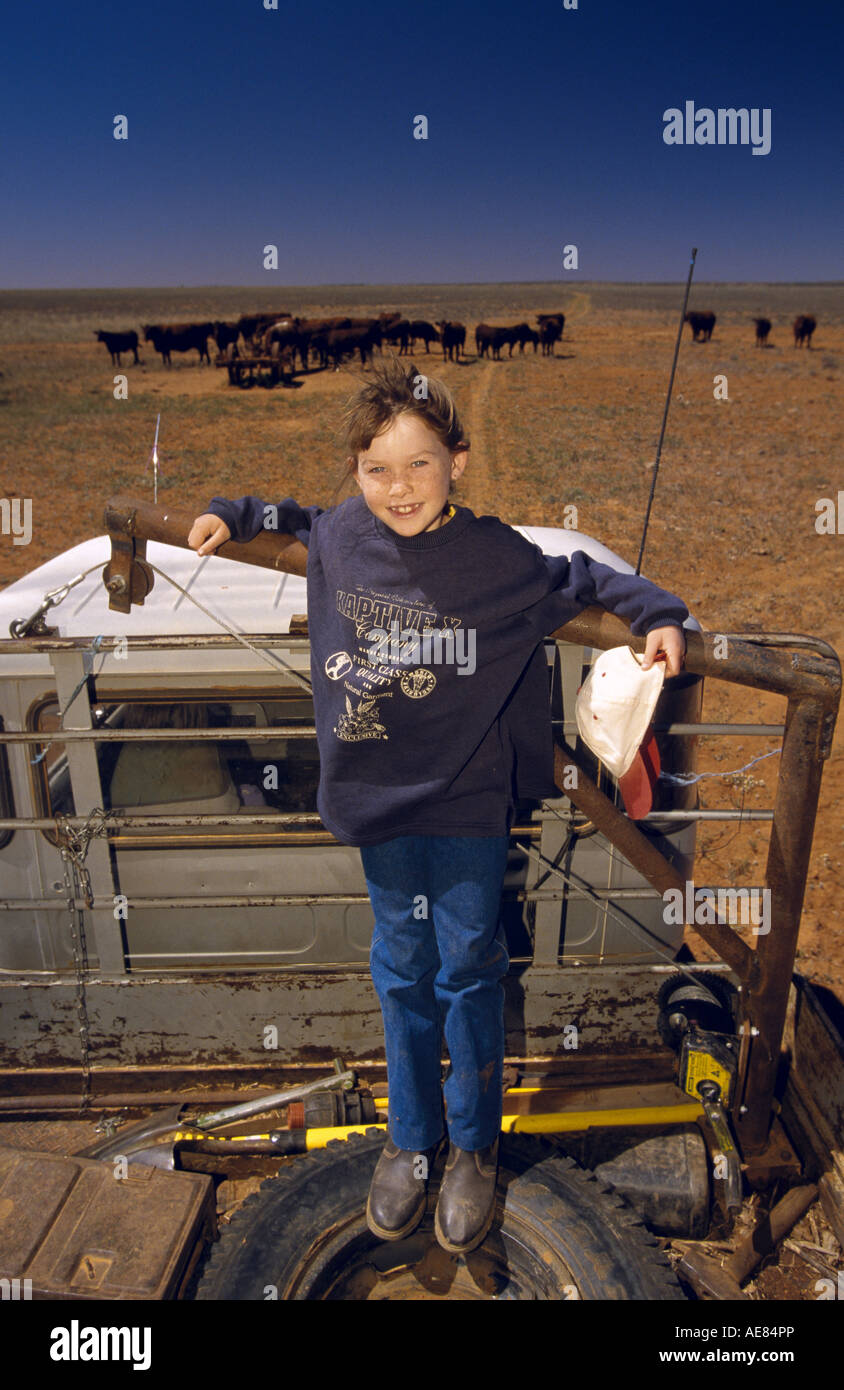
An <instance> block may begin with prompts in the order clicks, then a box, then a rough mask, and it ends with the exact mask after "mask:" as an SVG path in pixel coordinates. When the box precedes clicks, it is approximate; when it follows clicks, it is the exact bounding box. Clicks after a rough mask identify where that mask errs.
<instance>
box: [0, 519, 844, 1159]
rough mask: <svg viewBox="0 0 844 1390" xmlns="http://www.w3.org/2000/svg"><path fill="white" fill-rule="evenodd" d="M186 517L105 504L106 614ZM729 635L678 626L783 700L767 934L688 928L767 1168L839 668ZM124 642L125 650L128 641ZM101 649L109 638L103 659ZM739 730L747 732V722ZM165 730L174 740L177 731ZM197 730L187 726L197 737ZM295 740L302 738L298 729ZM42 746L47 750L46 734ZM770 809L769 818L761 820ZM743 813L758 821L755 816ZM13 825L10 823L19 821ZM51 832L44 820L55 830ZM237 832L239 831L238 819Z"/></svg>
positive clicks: (737, 1115) (643, 854)
mask: <svg viewBox="0 0 844 1390" xmlns="http://www.w3.org/2000/svg"><path fill="white" fill-rule="evenodd" d="M193 519H194V514H193V513H192V512H191V511H186V510H181V509H180V510H176V509H171V508H168V509H164V508H161V507H155V506H153V505H151V504H149V503H147V502H143V501H136V500H135V499H132V498H126V497H119V498H116V499H114V500H113V501H111V502H110V503H109V504H108V506H107V508H106V526H107V528H108V531H109V534H110V537H111V541H112V558H111V560H110V561H109V563H108V564H107V565H106V567H105V569H104V571H103V582H104V584H105V586H106V588H107V589H108V592H109V607H110V608H112V609H113V610H116V611H119V612H121V613H129V612H130V611H131V606H132V603H133V602H136V603H143V601H144V598H145V597H146V594H147V593H148V592H149V591H150V589H151V588H152V583H153V582H154V575H153V573H152V571H151V570H150V569H149V567H148V565H147V564H146V563H145V559H144V556H145V547H146V541H147V540H156V541H159V542H162V543H165V544H168V545H174V546H178V547H181V548H182V549H187V540H186V538H187V535H188V532H189V530H190V528H191V525H192V522H193ZM216 553H217V554H218V555H221V556H223V557H224V558H230V559H236V560H238V561H240V562H241V563H245V564H253V565H257V566H259V567H261V568H267V569H275V570H281V571H285V572H287V573H293V574H299V575H303V574H305V571H306V564H307V550H306V548H305V547H304V546H303V545H302V544H301V542H299V541H297V540H296V539H295V538H294V537H291V536H287V535H273V534H272V533H269V532H265V533H264V534H262V535H261V536H259V537H257V538H256V539H255V540H253V541H251V542H249V543H246V544H236V543H235V542H232V541H229V542H227V543H226V544H224V545H222V546H220V547H218V549H217V551H216ZM296 635H297V637H299V640H304V637H303V635H302V629H301V627H299V626H298V625H297V627H296ZM727 636H728V639H729V640H728V651H729V654H728V655H727V656H726V657H724V656H722V655H721V652H722V649H723V634H711V633H700V632H694V631H690V630H687V631H686V641H687V651H686V658H685V669H686V671H688V672H690V673H692V674H694V675H698V676H701V677H707V676H709V677H712V678H714V679H717V680H724V681H727V682H728V683H731V684H735V685H742V686H748V687H752V688H754V689H757V690H764V691H767V692H770V693H772V694H776V695H782V696H784V697H785V698H786V700H787V702H788V703H787V712H786V720H785V724H784V726H767V729H768V730H771V731H778V729H779V727H783V728H784V734H783V743H782V749H781V757H780V764H779V772H778V778H777V788H776V795H775V803H774V808H773V813H772V822H771V836H770V841H769V847H768V857H767V863H766V868H765V886H766V887H767V888H768V889H770V893H771V908H772V911H771V918H772V929H771V931H770V932H769V933H768V934H767V935H761V936H758V937H757V940H756V946H755V949H751V948H750V947H749V946H748V945H747V943H746V942H745V941H743V940H742V939H741V937H740V936H739V935H738V933H737V932H735V931H734V930H733V928H732V927H731V926H730V925H729V924H728V923H726V922H723V921H716V922H715V923H712V924H701V923H699V922H689V923H687V925H688V926H690V927H691V928H692V929H693V930H694V931H696V932H697V933H698V934H699V935H700V936H701V937H702V938H703V939H704V940H705V941H707V942H708V944H709V945H710V946H711V947H712V948H713V949H714V950H715V951H716V952H717V954H718V956H719V957H720V959H721V960H722V961H723V962H725V964H726V965H727V966H728V967H729V968H730V969H731V970H732V971H733V972H734V973H735V975H736V976H737V978H738V980H739V1000H740V1016H739V1027H740V1032H741V1034H742V1049H741V1060H740V1067H739V1077H738V1085H737V1086H736V1088H735V1098H734V1102H733V1112H732V1118H733V1121H734V1124H735V1127H736V1132H737V1135H738V1138H739V1143H740V1145H741V1148H742V1150H743V1152H744V1153H745V1155H747V1156H755V1157H756V1158H757V1161H761V1162H763V1163H764V1161H765V1152H766V1148H767V1146H768V1142H769V1130H770V1126H771V1120H772V1116H773V1109H774V1106H773V1101H774V1088H775V1084H776V1079H777V1069H778V1065H779V1060H780V1049H781V1045H782V1038H783V1031H784V1027H785V1020H786V1009H787V1003H788V992H789V987H790V984H791V978H792V973H793V969H794V960H795V952H796V949H797V936H798V930H799V925H800V916H801V911H802V905H803V898H804V893H805V887H806V876H807V872H808V864H809V856H810V852H811V846H812V836H813V831H814V824H815V819H816V816H817V807H818V799H819V793H820V782H821V774H822V769H823V763H824V761H825V760H826V759H827V758H828V757H829V755H830V750H831V744H832V736H833V732H834V728H835V721H836V718H837V712H838V706H839V701H840V696H841V667H840V662H839V659H838V656H837V654H836V653H835V651H834V650H833V648H832V647H830V646H829V644H827V643H826V642H823V641H822V640H820V639H815V638H811V637H806V636H804V635H802V634H789V633H741V634H737V635H736V634H727ZM549 637H551V638H553V639H554V640H558V641H564V642H572V643H578V644H581V645H583V646H588V647H593V648H603V649H606V648H608V647H613V646H617V645H620V644H624V643H627V644H629V645H630V646H632V647H633V648H634V649H635V650H640V651H641V650H643V649H644V638H635V637H632V636H631V633H630V631H629V628H628V627H627V624H626V623H624V622H623V621H622V620H621V619H619V618H617V617H615V616H614V615H613V614H610V613H607V612H606V611H605V610H603V609H600V608H587V609H585V610H584V611H583V612H582V613H581V614H580V615H579V616H578V617H576V618H574V619H572V621H570V622H569V623H567V624H566V625H565V626H564V627H562V628H560V629H558V630H557V631H556V632H554V633H553V634H549ZM129 640H130V643H132V639H129ZM252 640H253V642H255V643H257V644H259V645H265V644H267V643H268V642H269V641H271V640H272V639H269V638H266V637H264V638H261V637H256V638H253V639H252ZM276 640H277V639H276ZM293 640H296V639H295V638H294V639H293ZM137 642H138V645H139V646H140V645H143V646H162V647H164V646H166V647H178V646H199V645H202V646H205V645H208V646H214V645H229V644H231V643H232V642H233V639H232V638H223V637H220V638H216V637H209V638H202V637H190V636H185V637H164V638H151V639H150V638H146V639H140V638H139V639H137ZM716 643H717V645H718V650H717V651H716ZM132 644H133V645H134V643H132ZM81 645H82V644H81V642H79V641H78V640H76V639H70V638H64V639H61V638H51V637H43V636H42V637H37V636H33V637H25V638H22V639H17V640H11V641H9V640H5V641H2V640H0V653H3V652H4V651H20V650H21V649H22V647H23V648H25V649H28V650H33V651H45V652H47V651H53V650H56V651H62V650H64V651H66V650H68V649H75V648H78V647H81ZM107 649H108V642H107V641H106V643H105V644H104V646H103V650H107ZM711 727H714V726H707V725H705V724H700V725H685V724H684V725H682V726H678V727H676V728H675V727H670V728H669V729H668V730H667V731H666V732H668V733H669V734H674V733H681V732H682V733H694V732H700V733H702V732H706V731H707V730H708V729H710V728H711ZM728 727H730V726H719V729H720V730H723V731H724V732H727V729H728ZM735 727H737V728H741V729H747V731H748V732H751V729H750V726H735ZM765 728H766V726H754V728H753V729H752V732H760V733H761V732H763V731H765ZM162 732H163V731H161V730H158V731H143V733H140V734H139V733H136V732H135V731H132V733H134V734H135V737H138V736H140V737H141V738H143V737H150V738H154V737H158V738H160V737H161V736H162ZM173 732H174V734H175V733H177V732H178V733H180V734H182V735H183V731H173ZM197 732H198V731H192V736H193V737H194V738H195V737H196V735H197ZM218 732H220V733H222V732H223V731H218ZM298 732H302V734H303V736H304V731H303V730H301V726H300V727H299V728H298V729H297V733H298ZM101 733H102V731H99V734H101ZM264 733H266V735H267V737H273V736H274V735H275V734H276V730H266V731H265V730H261V731H258V730H256V731H255V735H256V736H259V737H260V736H261V735H263V734H264ZM53 736H54V737H55V734H54V735H53ZM75 736H76V737H83V738H84V737H94V738H96V737H98V731H88V730H85V731H84V732H81V733H79V734H76V735H75ZM33 737H34V736H33V735H29V734H11V735H10V734H5V735H4V734H3V733H0V741H3V740H4V739H5V740H7V741H18V740H22V741H31V740H32V738H33ZM40 737H41V741H43V737H44V736H43V735H41V736H40ZM572 764H574V765H575V766H577V768H578V777H577V786H576V787H574V786H569V785H568V783H569V781H570V779H568V778H567V779H566V780H565V783H564V782H563V777H564V768H565V767H566V766H567V765H568V766H571V765H572ZM555 767H556V770H557V774H558V778H557V780H558V783H559V784H560V785H566V794H567V796H568V797H569V799H570V800H571V802H572V804H573V805H574V806H575V807H576V808H577V809H578V810H579V811H580V812H582V813H583V814H584V815H585V816H586V817H587V818H588V819H589V820H590V821H592V822H593V824H594V825H595V826H596V827H597V828H598V829H599V830H600V831H601V832H602V833H603V834H604V835H605V836H606V838H607V839H608V840H609V841H610V843H611V844H612V845H614V846H615V847H616V848H617V849H618V850H619V851H620V852H621V854H623V856H624V857H625V859H627V860H628V862H629V863H630V864H631V865H632V867H633V868H635V869H636V870H638V872H639V873H640V874H641V875H642V876H643V878H644V879H645V880H646V881H647V882H648V883H649V884H650V885H651V887H652V888H653V889H654V890H656V892H658V893H659V894H660V895H662V894H664V893H665V892H666V890H668V889H679V890H680V891H681V892H683V890H684V888H685V882H684V880H682V879H681V878H680V876H679V874H678V873H677V872H676V870H675V869H674V868H673V867H672V866H671V864H670V863H669V862H668V860H667V859H665V857H664V856H663V855H662V854H661V853H660V851H659V850H658V849H657V848H656V846H655V845H654V844H653V842H652V841H651V840H649V839H648V838H647V836H646V835H645V834H643V833H642V831H641V830H640V829H639V828H638V825H637V824H635V823H634V822H632V821H631V820H629V819H628V818H627V816H626V815H624V814H623V812H622V811H620V810H619V809H618V807H617V806H616V805H615V804H614V803H613V801H611V800H610V798H609V797H608V796H606V795H605V793H604V792H603V791H601V790H600V788H599V787H598V786H597V784H596V783H595V782H594V781H593V779H592V778H591V776H590V775H589V772H588V771H587V770H586V768H585V767H584V766H583V762H582V759H581V758H580V757H579V755H578V753H577V752H575V750H573V749H571V748H570V747H568V745H567V744H566V743H565V742H564V740H563V739H562V738H561V737H559V736H558V737H557V742H556V747H555ZM716 814H717V813H716ZM768 814H769V813H765V816H767V815H768ZM280 818H281V817H280V816H279V814H278V813H277V814H276V815H274V816H273V817H272V820H273V821H274V822H275V823H278V822H279V819H280ZM655 818H656V819H660V818H665V813H663V814H662V816H660V815H659V813H657V815H656V817H655ZM673 818H676V819H695V813H694V811H688V812H678V813H677V815H676V817H673ZM739 818H740V817H739ZM746 818H747V819H748V820H749V819H751V818H753V817H752V813H751V814H749V815H747V817H746ZM755 818H756V819H761V818H763V816H762V814H761V813H759V814H758V815H757V816H756V817H755ZM145 819H146V818H143V817H140V818H138V817H131V818H127V819H126V823H127V824H128V823H130V822H131V823H134V822H136V821H143V820H145ZM171 819H172V818H171ZM179 819H181V818H179ZM185 819H187V818H185ZM189 819H190V821H191V822H198V821H204V820H206V819H207V820H208V821H209V823H211V822H213V823H217V822H219V821H220V820H221V819H222V820H225V819H226V818H225V817H223V818H221V817H219V816H209V817H207V818H205V817H201V816H191V817H190V818H189ZM261 819H262V820H263V819H264V818H263V817H261ZM285 819H286V818H285ZM15 823H17V824H19V823H20V820H18V821H16V822H15ZM26 823H27V824H30V825H31V826H32V827H33V828H34V827H35V825H36V824H37V823H38V824H40V819H39V820H37V821H36V819H33V818H29V819H28V820H27V821H26ZM53 823H54V822H53V821H49V822H47V824H48V825H49V827H51V828H52V826H53ZM153 823H157V824H160V823H161V821H160V818H158V817H156V818H154V822H153ZM239 823H240V824H242V823H243V818H242V817H241V818H240V821H239Z"/></svg>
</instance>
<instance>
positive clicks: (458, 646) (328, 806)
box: [188, 359, 688, 1253]
mask: <svg viewBox="0 0 844 1390" xmlns="http://www.w3.org/2000/svg"><path fill="white" fill-rule="evenodd" d="M345 425H346V440H347V444H348V449H349V459H348V472H347V476H348V478H349V479H350V480H351V481H353V482H354V483H355V484H356V485H357V487H358V488H359V492H360V495H357V496H354V497H351V498H349V499H347V500H346V501H344V502H342V503H341V504H340V505H339V506H336V507H333V508H330V509H329V510H323V509H322V508H320V507H316V506H309V507H301V506H299V505H298V504H297V503H295V502H294V501H292V499H290V498H287V499H285V500H284V501H283V502H281V503H279V504H277V506H265V504H264V503H263V502H262V501H261V500H259V499H258V498H257V497H242V498H240V499H239V500H238V501H231V500H228V499H226V498H222V497H215V498H213V499H212V501H211V502H210V503H209V507H208V510H207V512H205V513H203V515H202V516H200V517H198V518H197V519H196V521H195V522H194V524H193V527H192V529H191V532H190V535H189V537H188V544H189V545H190V546H191V547H192V548H193V549H195V550H196V551H197V552H198V554H200V555H207V554H208V553H209V552H211V551H213V550H215V549H216V548H217V546H219V545H221V544H222V543H223V542H224V541H227V540H228V539H229V538H230V537H231V538H233V539H234V540H236V541H241V542H243V541H249V540H252V539H253V537H255V536H256V535H258V534H259V533H260V531H261V530H262V528H263V527H264V526H265V525H267V524H270V525H272V526H273V527H277V529H278V530H279V531H280V532H283V533H287V534H292V535H295V536H296V537H297V538H298V539H299V540H301V541H302V542H303V543H304V544H305V545H307V546H308V572H307V586H308V623H309V631H310V638H311V657H312V660H311V672H312V682H313V694H314V713H315V721H316V729H317V739H318V743H319V750H320V763H321V771H320V784H319V792H318V796H317V808H318V810H319V813H320V816H321V818H322V820H323V822H324V824H325V825H326V826H327V828H328V829H329V830H330V831H331V832H332V833H333V834H334V835H335V836H336V838H337V839H338V840H340V841H341V842H342V843H343V844H348V845H356V846H359V847H360V851H361V859H362V863H363V870H364V875H365V877H366V883H367V888H368V890H369V896H370V901H371V903H372V909H373V912H374V915H375V928H374V932H373V937H372V947H371V955H370V964H371V969H372V979H373V984H374V986H375V989H376V992H377V994H378V998H379V1000H380V1004H381V1010H382V1015H383V1020H384V1034H385V1042H386V1055H387V1076H388V1082H389V1115H390V1123H389V1130H390V1133H389V1137H388V1140H387V1143H386V1145H385V1147H384V1150H383V1152H382V1154H381V1157H380V1158H379V1160H378V1164H377V1166H376V1169H375V1173H374V1175H373V1180H372V1186H371V1189H370V1193H369V1200H368V1204H367V1220H368V1224H369V1227H370V1229H371V1230H372V1231H373V1232H374V1233H375V1234H376V1235H378V1236H379V1237H381V1238H382V1239H385V1240H398V1239H401V1238H402V1237H403V1236H405V1235H407V1234H408V1233H409V1232H410V1231H412V1230H413V1229H414V1228H415V1227H416V1226H417V1225H418V1223H419V1222H420V1221H421V1219H422V1216H423V1214H424V1211H425V1206H426V1188H427V1178H428V1172H429V1167H430V1162H431V1160H432V1158H433V1156H434V1154H435V1152H436V1151H437V1149H438V1148H439V1145H440V1142H441V1140H442V1138H443V1134H444V1131H447V1136H448V1139H449V1152H448V1157H447V1159H446V1163H445V1171H444V1176H443V1181H442V1184H441V1187H440V1194H439V1199H438V1202H437V1210H436V1218H435V1229H436V1234H437V1239H438V1240H439V1242H440V1244H441V1245H442V1246H443V1247H444V1248H445V1249H446V1250H449V1251H452V1252H454V1253H464V1252H466V1251H469V1250H473V1249H474V1248H475V1247H476V1246H477V1245H479V1244H480V1243H481V1241H482V1240H483V1239H484V1236H485V1235H486V1233H487V1231H488V1230H489V1227H490V1225H491V1222H492V1216H493V1211H494V1202H495V1182H496V1175H497V1164H498V1134H499V1130H500V1126H501V1111H502V1073H503V1062H504V1019H503V1015H504V1009H503V1005H504V991H503V987H502V984H501V980H502V977H503V976H504V975H505V974H506V972H507V968H508V965H509V959H508V956H507V950H506V946H505V943H504V939H503V934H502V932H501V931H500V929H499V912H500V900H501V890H502V884H503V879H504V873H505V869H506V865H507V851H508V832H509V828H510V824H511V822H512V815H513V811H514V808H515V804H516V801H517V800H520V799H523V798H524V799H541V798H542V797H546V796H558V795H559V791H558V789H557V787H556V786H555V784H554V781H553V776H552V768H553V743H552V734H551V724H550V707H549V692H548V667H547V662H546V659H545V655H544V651H543V647H542V639H543V638H544V637H545V636H546V634H547V633H550V632H553V631H554V630H555V629H556V628H558V627H561V626H562V625H563V624H564V623H566V622H568V621H569V620H570V619H571V618H573V617H574V616H575V615H576V614H577V613H579V612H580V611H581V610H582V609H583V608H585V607H587V606H588V605H589V604H594V603H598V604H601V605H602V606H603V607H605V608H608V609H610V610H611V611H612V612H614V613H617V614H619V615H620V616H621V617H622V618H625V619H627V620H628V621H629V622H630V624H631V629H632V631H633V633H634V634H636V635H643V634H647V641H646V648H645V658H644V661H643V667H644V668H645V669H646V668H647V667H649V666H651V665H652V663H653V660H654V658H655V657H656V656H657V654H658V653H660V652H661V653H664V655H665V658H666V675H667V676H673V675H677V674H678V673H679V671H680V668H681V666H682V662H683V655H684V652H685V639H684V637H683V632H682V623H683V620H684V619H685V618H686V617H687V616H688V610H687V609H686V607H685V605H684V604H683V603H682V602H681V600H680V599H678V598H676V597H675V596H674V595H672V594H669V593H666V592H665V591H664V590H662V589H659V588H657V587H656V586H655V585H654V584H652V583H650V582H649V581H648V580H646V579H642V578H640V577H638V576H633V575H622V574H619V573H618V572H617V571H615V570H613V569H611V568H610V567H609V566H608V565H605V564H601V563H599V562H597V561H595V560H592V559H591V558H590V557H589V556H588V555H587V554H586V553H585V552H584V551H576V552H575V553H574V555H572V557H571V559H568V558H567V557H565V556H554V557H552V556H546V555H544V554H543V553H542V551H540V550H539V548H538V547H537V546H535V545H533V544H532V543H531V542H530V541H528V540H526V539H525V538H524V537H522V536H521V535H519V533H518V532H516V531H514V530H512V529H511V528H510V527H509V526H506V525H505V524H504V523H503V522H501V521H499V520H498V519H497V518H496V517H493V516H482V517H478V516H475V515H474V513H473V512H471V511H470V510H469V509H468V508H467V507H462V506H454V505H452V504H450V503H449V492H450V491H451V490H452V489H453V486H454V484H455V482H456V481H457V479H458V478H459V477H460V476H461V475H462V473H463V471H464V469H465V467H466V463H467V460H468V452H469V442H468V440H467V439H466V437H465V434H464V432H463V429H462V426H461V424H460V421H459V418H458V415H457V411H456V409H455V405H454V402H453V400H452V398H451V396H450V394H449V392H448V390H447V388H446V387H445V386H444V385H443V384H442V383H441V382H438V381H435V380H433V379H432V378H426V377H422V376H419V375H417V373H416V371H415V368H413V367H410V368H409V369H408V368H407V367H406V366H405V365H404V364H402V363H400V362H398V361H397V360H396V359H392V360H390V361H388V362H387V363H386V364H384V365H383V366H382V367H380V368H378V369H375V370H374V371H373V374H372V376H371V378H370V379H369V381H368V382H367V383H366V385H364V386H363V387H361V389H360V390H359V391H358V393H357V395H356V396H355V397H354V398H353V400H352V401H351V403H350V405H349V408H348V410H347V412H346V416H345ZM443 1030H444V1032H445V1039H446V1043H447V1046H448V1053H449V1058H450V1061H451V1071H450V1073H449V1076H448V1079H447V1081H446V1083H445V1087H444V1088H442V1089H441V1087H440V1065H441V1051H442V1033H443ZM443 1103H444V1104H445V1115H444V1110H443Z"/></svg>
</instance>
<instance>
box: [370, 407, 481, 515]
mask: <svg viewBox="0 0 844 1390" xmlns="http://www.w3.org/2000/svg"><path fill="white" fill-rule="evenodd" d="M468 452H469V451H468V449H466V448H463V449H457V450H455V452H454V453H451V452H450V451H449V450H448V449H447V448H446V447H445V445H444V444H442V443H441V442H440V440H439V439H438V438H437V436H436V435H435V434H434V432H433V430H432V429H431V428H430V427H429V426H428V425H426V424H425V422H424V421H423V420H421V419H420V418H419V416H418V415H409V414H404V415H397V416H396V418H395V419H394V420H393V421H392V423H391V424H390V425H389V426H388V427H387V429H385V430H383V431H382V433H381V434H378V435H376V436H375V438H374V439H373V441H372V443H371V444H370V446H369V448H368V449H366V450H364V452H363V453H360V454H358V459H357V465H356V467H355V469H354V476H355V478H356V479H357V482H358V484H359V486H360V490H361V492H362V493H363V498H364V501H365V502H366V505H367V506H368V508H369V510H370V511H371V512H372V513H373V515H374V516H377V517H378V519H379V521H383V522H384V523H385V525H387V526H389V527H390V529H391V530H392V531H397V532H398V534H399V535H400V536H418V535H419V534H420V533H421V532H422V531H436V529H437V527H438V526H441V525H442V523H443V512H444V511H445V507H446V504H447V502H448V489H449V484H450V483H451V482H452V481H453V480H454V479H456V478H459V477H460V475H461V473H462V472H463V469H464V468H465V467H466V461H467V458H468Z"/></svg>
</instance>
